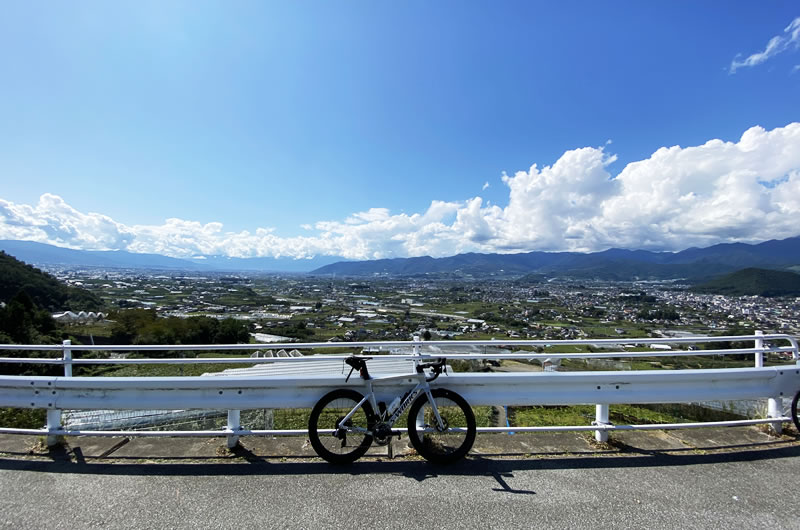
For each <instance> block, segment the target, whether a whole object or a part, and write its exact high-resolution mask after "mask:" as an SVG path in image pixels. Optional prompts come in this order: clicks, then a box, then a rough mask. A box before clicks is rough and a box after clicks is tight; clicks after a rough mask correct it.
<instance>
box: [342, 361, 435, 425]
mask: <svg viewBox="0 0 800 530" xmlns="http://www.w3.org/2000/svg"><path fill="white" fill-rule="evenodd" d="M412 378H415V379H418V380H419V382H418V383H417V385H416V386H415V387H414V388H413V389H412V390H411V391H410V392H409V393H408V395H407V396H406V398H405V399H403V400H402V401H401V402H400V403H399V404H398V405H397V407H396V408H395V410H394V411H392V412H391V414H390V416H389V418H388V419H387V420H386V422H385V423H386V424H387V425H388V426H389V428H391V427H393V426H394V424H395V423H396V422H397V420H398V419H399V418H400V416H401V415H402V414H403V412H404V411H405V410H406V409H407V408H408V407H409V406H411V404H412V403H414V401H415V400H416V399H417V398H418V397H419V395H420V394H421V393H422V392H424V393H425V395H426V396H427V397H428V402H429V403H430V404H431V408H432V409H433V415H434V417H435V418H436V425H437V430H438V431H439V432H441V431H444V429H445V424H444V421H442V417H441V416H440V415H439V409H438V408H437V407H436V401H434V399H433V395H432V394H431V386H430V383H428V381H427V380H426V375H425V373H424V372H422V373H413V374H402V375H387V376H383V377H374V378H373V377H371V378H370V379H367V380H363V379H362V380H363V381H364V383H365V384H366V387H367V392H366V394H365V395H364V397H363V398H362V399H361V401H359V402H358V405H356V406H355V407H353V410H351V411H350V412H349V413H348V414H347V416H345V417H344V418H342V420H341V421H340V422H339V424H338V425H337V426H336V428H337V429H343V430H345V431H347V432H357V433H362V434H370V435H371V434H372V432H371V431H370V430H369V429H364V428H362V427H355V426H350V427H346V426H344V425H345V424H346V423H347V422H348V421H349V420H350V419H351V418H352V417H353V415H354V414H355V413H356V412H357V411H358V409H359V408H361V407H362V406H363V405H364V403H366V402H367V401H369V404H370V405H371V406H372V410H373V412H374V413H375V415H376V416H378V417H380V411H379V409H378V403H377V400H376V399H375V392H374V390H373V386H372V385H373V383H374V382H376V381H378V382H381V381H393V380H396V379H412ZM417 421H418V422H419V419H417Z"/></svg>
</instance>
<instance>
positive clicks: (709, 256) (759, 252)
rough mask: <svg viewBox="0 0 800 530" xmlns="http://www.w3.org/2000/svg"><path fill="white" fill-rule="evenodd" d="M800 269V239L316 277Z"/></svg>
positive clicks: (505, 258) (343, 267)
mask: <svg viewBox="0 0 800 530" xmlns="http://www.w3.org/2000/svg"><path fill="white" fill-rule="evenodd" d="M797 265H800V237H791V238H788V239H783V240H771V241H766V242H764V243H759V244H756V245H748V244H745V243H723V244H719V245H714V246H711V247H707V248H689V249H686V250H683V251H681V252H650V251H646V250H624V249H617V248H612V249H609V250H605V251H602V252H593V253H588V254H583V253H577V252H527V253H520V254H475V253H469V254H459V255H457V256H452V257H447V258H431V257H428V256H424V257H419V258H396V259H383V260H372V261H350V262H343V263H333V264H331V265H326V266H324V267H320V268H319V269H316V270H314V271H312V272H311V274H315V275H332V274H336V275H340V276H374V275H388V276H415V275H422V274H425V275H440V276H459V275H460V276H464V275H472V276H486V275H528V274H531V273H536V274H540V275H543V276H544V277H551V278H552V277H572V278H581V279H591V278H596V279H603V280H632V279H641V280H648V279H651V280H665V279H678V278H682V279H688V280H692V281H701V280H707V279H709V278H713V277H715V276H719V275H722V274H725V273H729V272H733V271H736V270H739V269H743V268H747V267H762V268H769V269H784V268H790V267H792V266H797Z"/></svg>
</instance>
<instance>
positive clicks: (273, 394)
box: [0, 332, 800, 446]
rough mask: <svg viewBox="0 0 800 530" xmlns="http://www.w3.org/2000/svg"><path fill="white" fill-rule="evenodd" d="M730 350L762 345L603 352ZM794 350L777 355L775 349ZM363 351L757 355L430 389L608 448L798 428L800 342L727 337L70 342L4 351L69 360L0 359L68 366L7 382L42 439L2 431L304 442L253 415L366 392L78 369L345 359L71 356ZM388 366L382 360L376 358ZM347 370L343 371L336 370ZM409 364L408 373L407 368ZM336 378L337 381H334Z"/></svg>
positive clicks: (416, 355) (467, 377) (459, 377)
mask: <svg viewBox="0 0 800 530" xmlns="http://www.w3.org/2000/svg"><path fill="white" fill-rule="evenodd" d="M729 341H738V342H742V341H753V347H752V348H743V349H706V350H695V349H670V350H662V349H654V350H649V351H644V352H630V351H608V350H605V348H608V347H612V348H613V347H614V346H624V345H634V344H636V345H645V346H649V345H653V344H662V345H663V344H670V345H673V346H678V345H690V344H691V345H694V344H698V343H715V342H717V343H719V342H729ZM781 342H782V343H784V344H785V343H788V345H784V346H779V345H776V344H778V343H781ZM577 345H584V346H585V345H592V346H595V347H596V348H604V351H602V352H596V353H569V352H567V351H553V349H554V348H558V349H561V348H563V347H567V346H577ZM536 346H540V347H544V346H547V347H549V348H548V350H549V351H548V353H533V352H530V351H521V350H517V351H513V348H520V347H536ZM343 347H344V348H353V349H364V351H365V353H366V352H372V353H369V354H370V355H376V356H377V354H375V353H374V352H375V351H376V350H395V351H396V350H405V351H408V352H409V353H407V354H399V355H398V354H392V355H390V356H387V357H390V358H391V359H398V360H399V359H408V360H413V359H430V358H439V357H446V358H448V359H450V360H495V361H498V360H503V359H525V360H532V359H538V360H541V361H544V360H545V359H551V360H553V359H575V358H577V359H596V358H605V359H609V358H613V359H617V360H619V359H631V358H637V357H678V356H698V355H702V356H708V355H739V354H750V355H753V356H754V359H755V362H754V366H753V367H748V368H728V369H687V370H625V371H592V372H558V371H555V372H549V371H543V372H521V373H460V372H459V373H454V372H452V371H451V372H450V373H448V374H446V375H442V377H440V378H439V379H437V380H436V381H435V382H434V383H433V384H432V386H434V387H435V386H442V387H447V388H449V389H452V390H454V391H455V392H458V393H459V394H461V395H462V396H463V397H464V398H465V399H466V400H467V402H469V403H470V404H471V405H473V406H476V405H496V406H502V405H512V406H524V405H575V404H590V405H592V404H593V405H595V406H596V420H595V421H594V422H592V425H574V426H557V427H535V426H534V427H485V428H479V429H478V431H479V432H506V431H513V432H535V431H567V430H570V431H595V437H596V439H597V440H599V441H605V440H607V437H608V432H609V431H612V430H623V429H624V430H627V429H679V428H692V427H706V426H736V425H753V424H757V423H768V424H769V425H770V426H771V428H772V429H773V430H774V431H775V432H777V433H780V432H781V423H782V422H787V421H791V418H790V417H788V416H787V415H786V413H785V412H784V410H783V402H784V399H790V398H792V397H793V396H794V395H795V394H796V393H797V392H799V391H800V351H799V350H798V341H797V339H796V338H795V337H793V336H790V335H785V334H771V335H764V334H762V333H761V332H756V333H755V334H754V335H740V336H725V337H679V338H678V337H676V338H660V339H642V338H639V339H596V340H559V341H549V340H548V341H544V340H491V341H425V342H422V341H419V339H418V338H417V337H415V340H413V341H396V342H347V343H343V342H338V343H330V342H323V343H286V344H235V345H154V346H141V345H139V346H131V345H127V346H108V345H102V346H83V345H80V346H79V345H72V344H70V342H69V341H64V343H63V344H61V345H49V346H40V345H36V346H34V345H0V352H1V351H3V350H6V351H7V350H14V351H60V352H61V357H60V358H22V357H0V364H3V363H17V364H18V363H23V364H51V365H63V366H64V376H58V377H45V376H0V406H3V407H20V408H41V409H46V410H47V425H46V426H45V427H44V428H42V429H18V428H0V433H6V434H37V435H46V436H47V443H48V444H50V445H53V444H55V443H56V437H57V436H59V435H70V436H226V437H227V439H228V444H229V446H233V445H235V443H236V442H237V440H238V437H239V436H243V435H300V434H305V433H306V431H305V430H266V429H265V430H247V429H242V428H241V426H240V423H239V418H240V411H241V410H244V409H285V408H311V407H313V406H314V405H315V404H316V402H317V400H319V398H320V397H322V396H323V395H324V394H326V393H327V392H329V391H331V390H334V389H336V388H342V387H350V388H355V389H358V388H359V387H361V386H362V385H363V383H362V381H361V379H360V378H358V377H353V378H351V379H350V381H349V382H348V383H345V381H344V376H343V375H340V374H338V373H336V375H328V374H326V375H318V374H317V375H313V374H312V375H309V374H303V373H302V371H301V372H300V373H298V374H296V375H274V376H270V375H258V376H252V375H251V376H239V375H233V376H228V377H205V376H203V377H72V367H73V366H74V365H84V364H92V365H98V364H216V363H226V364H234V363H243V364H260V363H270V362H276V361H280V362H282V363H284V362H286V363H304V362H308V361H317V362H319V361H320V360H325V361H327V362H331V363H339V365H341V364H342V361H343V359H345V358H346V357H348V355H342V354H331V355H313V356H303V357H288V358H287V357H256V358H254V357H247V358H169V359H165V358H143V359H127V358H96V359H95V358H93V359H88V358H86V359H84V358H73V356H72V352H73V351H104V352H114V351H125V352H147V351H193V352H197V351H232V350H233V351H236V350H240V351H241V350H263V349H265V348H270V349H277V348H291V349H297V350H307V349H311V350H314V349H324V348H343ZM480 347H484V348H489V347H507V348H511V349H512V351H511V353H494V354H487V353H452V350H453V349H456V348H463V349H465V350H470V349H471V350H473V351H474V350H475V349H476V348H477V349H478V350H479V349H480ZM766 353H779V354H782V355H783V356H787V357H788V355H791V359H792V361H791V362H789V361H788V360H787V363H786V364H782V365H778V366H770V367H765V366H764V362H763V358H764V354H766ZM378 358H381V357H378ZM336 366H338V365H336ZM411 367H412V365H411V364H410V363H409V368H411ZM331 373H332V372H331ZM408 386H410V382H409V383H408V384H406V381H405V380H403V379H401V380H399V381H398V380H393V381H391V382H389V383H387V384H381V385H377V384H376V386H375V391H376V395H377V398H378V399H379V400H385V401H387V402H388V401H390V400H391V398H393V397H394V396H397V395H399V394H400V393H402V392H403V391H404V390H406V389H407V388H408ZM743 399H767V400H768V413H767V418H764V419H749V420H735V421H719V422H703V423H674V424H647V425H614V424H611V423H610V422H609V405H610V404H652V403H687V402H697V401H718V400H743ZM64 409H83V410H92V409H94V410H118V409H131V410H156V409H217V410H225V409H227V410H228V425H227V427H226V428H225V429H223V430H217V431H209V430H205V431H200V430H195V431H123V430H114V431H101V430H70V429H65V428H63V427H62V423H61V419H62V418H61V411H62V410H64Z"/></svg>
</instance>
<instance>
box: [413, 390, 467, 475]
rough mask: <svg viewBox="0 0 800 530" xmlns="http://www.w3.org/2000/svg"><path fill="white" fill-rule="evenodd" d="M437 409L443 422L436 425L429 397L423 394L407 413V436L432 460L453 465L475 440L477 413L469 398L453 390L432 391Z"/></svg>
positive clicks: (436, 462) (420, 452) (415, 446)
mask: <svg viewBox="0 0 800 530" xmlns="http://www.w3.org/2000/svg"><path fill="white" fill-rule="evenodd" d="M431 395H432V396H433V400H434V402H435V403H436V409H437V410H438V411H439V416H440V417H441V418H442V421H443V422H444V429H443V430H440V429H439V428H438V427H437V421H436V415H435V414H434V411H433V407H432V406H431V403H430V401H429V400H428V396H427V395H425V394H422V395H421V396H420V397H419V398H417V400H416V401H415V402H414V404H413V405H411V409H410V410H409V412H408V438H409V439H410V440H411V445H413V446H414V449H416V450H417V452H418V453H419V454H420V455H422V456H423V457H424V458H425V459H426V460H428V461H429V462H433V463H435V464H450V463H453V462H455V461H456V460H459V459H461V458H463V457H464V456H465V455H466V454H467V453H468V452H469V450H470V449H471V448H472V444H473V443H474V442H475V432H476V430H475V415H474V414H473V413H472V408H471V407H470V406H469V404H468V403H467V401H466V400H465V399H464V398H462V397H461V396H459V395H458V394H456V393H455V392H452V391H450V390H445V389H444V388H436V389H434V390H431Z"/></svg>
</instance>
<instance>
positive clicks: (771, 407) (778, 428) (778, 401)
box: [767, 397, 783, 434]
mask: <svg viewBox="0 0 800 530" xmlns="http://www.w3.org/2000/svg"><path fill="white" fill-rule="evenodd" d="M782 409H783V398H782V397H777V398H769V400H768V401H767V417H768V418H782V417H783V410H782ZM769 426H770V428H771V430H772V432H773V433H774V434H781V433H783V424H782V423H781V422H780V421H773V422H772V423H770V424H769Z"/></svg>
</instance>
